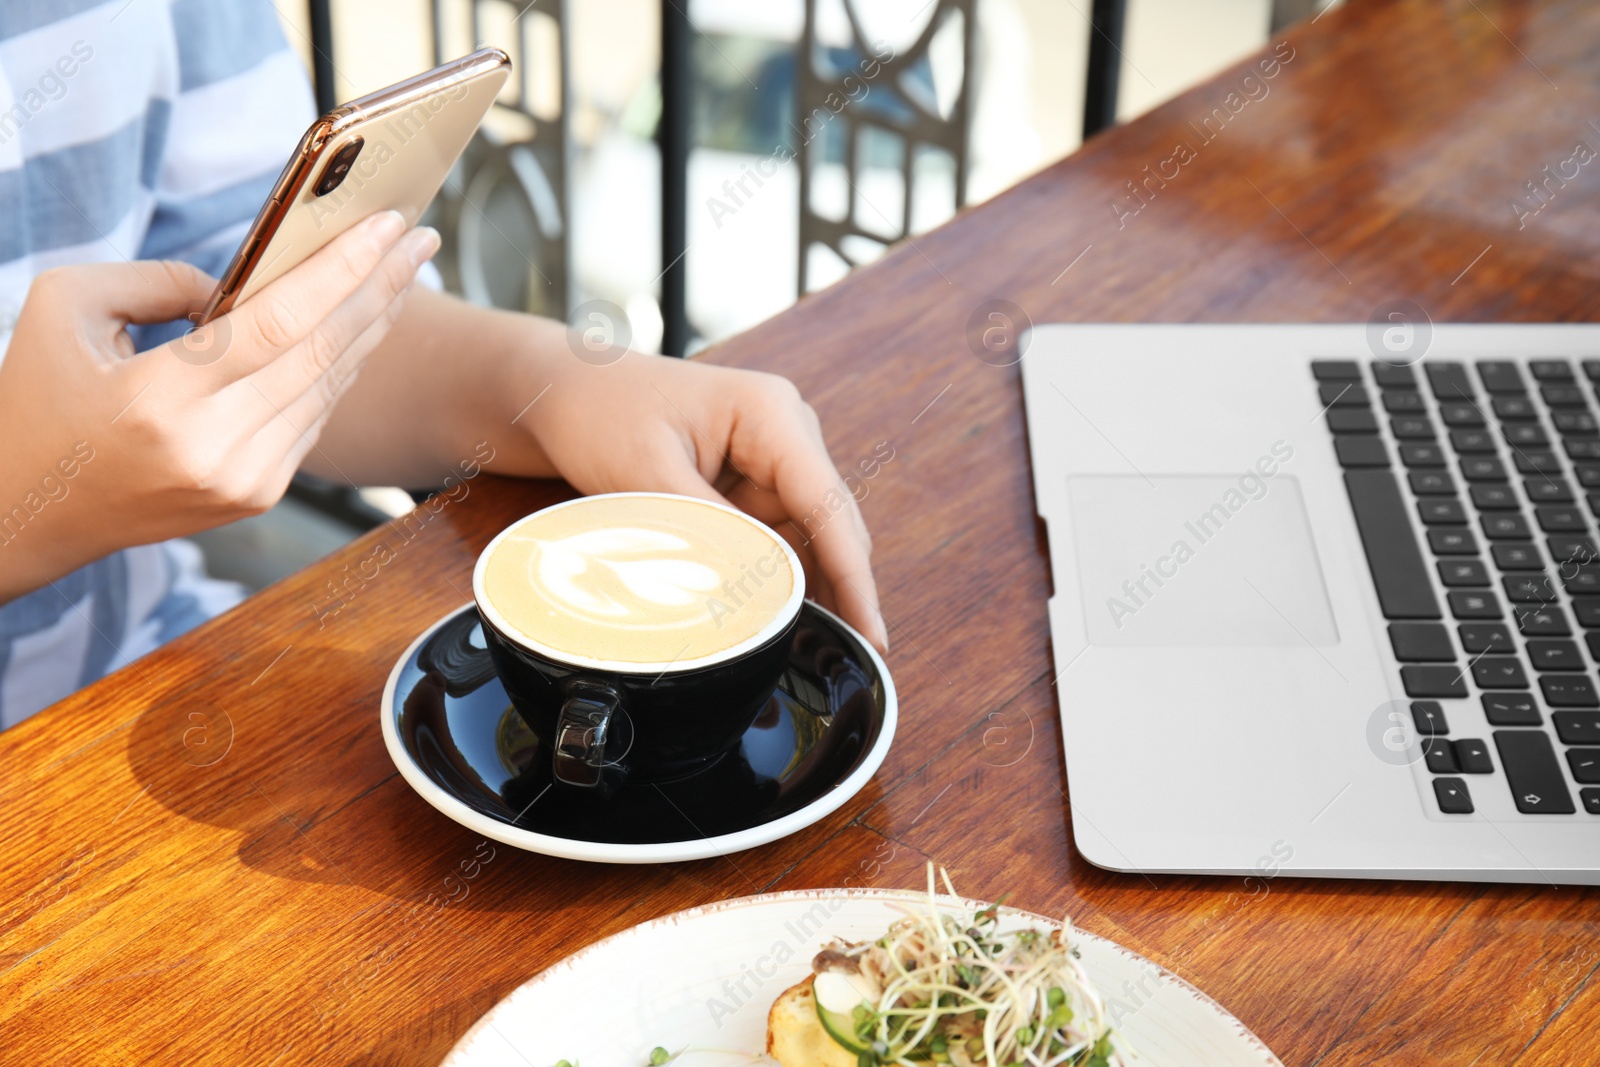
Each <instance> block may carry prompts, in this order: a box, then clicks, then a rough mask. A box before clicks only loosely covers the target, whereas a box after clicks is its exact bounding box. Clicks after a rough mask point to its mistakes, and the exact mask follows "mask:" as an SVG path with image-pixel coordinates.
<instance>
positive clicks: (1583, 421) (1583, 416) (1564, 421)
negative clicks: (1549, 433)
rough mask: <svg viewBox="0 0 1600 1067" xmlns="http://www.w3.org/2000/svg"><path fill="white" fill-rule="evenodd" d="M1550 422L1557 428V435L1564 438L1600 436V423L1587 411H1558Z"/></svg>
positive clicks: (1551, 417)
mask: <svg viewBox="0 0 1600 1067" xmlns="http://www.w3.org/2000/svg"><path fill="white" fill-rule="evenodd" d="M1550 422H1551V423H1552V424H1553V425H1554V426H1555V428H1556V433H1558V434H1560V435H1561V436H1563V437H1596V436H1600V422H1595V421H1594V416H1593V415H1591V414H1589V412H1588V410H1587V409H1585V410H1583V411H1557V412H1555V413H1554V414H1553V415H1551V416H1550Z"/></svg>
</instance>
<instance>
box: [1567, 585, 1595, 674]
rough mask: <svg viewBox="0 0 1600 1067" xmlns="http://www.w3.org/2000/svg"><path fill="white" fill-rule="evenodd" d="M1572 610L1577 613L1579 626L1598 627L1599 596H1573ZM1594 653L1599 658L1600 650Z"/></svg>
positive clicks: (1586, 627)
mask: <svg viewBox="0 0 1600 1067" xmlns="http://www.w3.org/2000/svg"><path fill="white" fill-rule="evenodd" d="M1572 610H1573V611H1575V612H1577V613H1578V625H1579V626H1582V627H1583V628H1585V629H1593V628H1595V627H1600V597H1593V596H1578V597H1573V598H1572ZM1591 651H1593V650H1591ZM1594 655H1595V658H1596V659H1600V651H1595V653H1594Z"/></svg>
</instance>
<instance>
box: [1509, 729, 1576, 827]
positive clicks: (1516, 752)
mask: <svg viewBox="0 0 1600 1067" xmlns="http://www.w3.org/2000/svg"><path fill="white" fill-rule="evenodd" d="M1494 744H1495V747H1496V748H1498V749H1499V750H1500V766H1501V767H1503V768H1504V769H1505V772H1506V781H1507V783H1508V784H1509V785H1510V786H1511V796H1512V798H1513V799H1514V800H1515V801H1516V804H1517V810H1518V811H1520V812H1522V813H1523V814H1524V815H1571V814H1572V813H1573V812H1575V811H1576V810H1577V809H1576V808H1574V807H1573V806H1572V794H1571V793H1569V792H1567V783H1566V782H1565V781H1564V780H1563V779H1562V777H1561V764H1560V763H1558V762H1557V761H1556V749H1555V746H1554V745H1552V744H1551V743H1550V735H1549V734H1547V733H1545V732H1544V731H1543V730H1496V731H1495V732H1494Z"/></svg>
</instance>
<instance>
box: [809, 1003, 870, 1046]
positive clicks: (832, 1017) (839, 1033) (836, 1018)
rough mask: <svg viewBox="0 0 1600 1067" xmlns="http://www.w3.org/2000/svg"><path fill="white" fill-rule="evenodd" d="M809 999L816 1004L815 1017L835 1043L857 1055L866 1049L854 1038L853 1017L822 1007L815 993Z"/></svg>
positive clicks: (854, 1023)
mask: <svg viewBox="0 0 1600 1067" xmlns="http://www.w3.org/2000/svg"><path fill="white" fill-rule="evenodd" d="M811 1001H812V1003H813V1004H815V1005H816V1006H817V1019H818V1020H820V1021H821V1023H822V1028H823V1029H824V1030H826V1031H827V1032H828V1036H829V1037H831V1038H833V1040H834V1042H835V1043H836V1044H838V1045H840V1046H841V1047H843V1048H844V1049H845V1050H847V1051H849V1052H854V1053H855V1054H856V1055H857V1056H859V1055H861V1054H862V1053H863V1052H865V1051H867V1050H866V1048H865V1047H864V1046H862V1045H861V1043H860V1042H859V1041H858V1040H857V1039H856V1021H855V1020H854V1019H852V1018H851V1017H850V1016H848V1015H841V1014H840V1013H838V1012H836V1011H829V1010H828V1009H827V1008H824V1007H823V1006H822V1001H820V1000H818V999H817V998H816V996H815V995H813V996H812V998H811Z"/></svg>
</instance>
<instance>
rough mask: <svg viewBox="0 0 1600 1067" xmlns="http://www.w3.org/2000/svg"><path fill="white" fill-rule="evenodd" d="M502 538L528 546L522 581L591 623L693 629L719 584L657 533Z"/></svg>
mask: <svg viewBox="0 0 1600 1067" xmlns="http://www.w3.org/2000/svg"><path fill="white" fill-rule="evenodd" d="M507 540H510V541H520V540H526V541H527V542H528V544H530V545H531V546H532V547H533V553H532V556H531V558H530V559H529V567H530V569H531V573H530V574H529V576H528V577H529V581H530V582H531V584H532V585H533V586H534V587H535V588H537V589H538V590H540V591H541V592H542V593H543V594H544V595H545V596H546V597H548V598H549V599H550V600H551V602H553V603H554V604H556V605H557V606H559V607H560V608H561V609H563V610H564V611H568V612H571V613H572V614H575V615H579V616H586V617H588V618H590V619H591V621H599V620H601V619H610V620H614V621H615V623H616V625H618V626H650V627H654V626H693V625H695V624H696V623H697V622H700V621H702V619H703V615H704V612H701V611H698V610H696V606H697V605H698V604H699V602H700V601H701V600H702V599H703V597H704V595H706V594H710V593H712V592H714V591H716V588H717V586H718V585H719V584H721V583H720V579H719V576H718V574H717V572H716V569H715V568H713V567H708V566H706V565H705V564H704V563H697V562H695V561H694V560H692V559H687V558H684V554H685V553H687V552H689V551H690V547H691V546H690V544H689V542H688V541H686V540H685V539H683V538H682V537H678V536H677V535H675V534H670V533H664V532H663V531H660V530H650V529H646V528H644V527H639V526H633V527H623V528H621V529H617V530H593V531H591V532H589V533H580V534H573V535H572V536H571V537H563V538H561V539H560V540H557V541H541V540H539V539H538V538H536V537H528V538H522V537H518V536H516V535H513V536H511V537H510V538H508V539H507ZM618 584H620V585H621V586H622V589H623V590H625V592H623V591H619V590H617V589H616V588H615V587H616V586H617V585H618ZM685 608H687V609H688V610H686V611H679V610H674V609H685Z"/></svg>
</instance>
